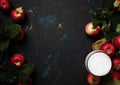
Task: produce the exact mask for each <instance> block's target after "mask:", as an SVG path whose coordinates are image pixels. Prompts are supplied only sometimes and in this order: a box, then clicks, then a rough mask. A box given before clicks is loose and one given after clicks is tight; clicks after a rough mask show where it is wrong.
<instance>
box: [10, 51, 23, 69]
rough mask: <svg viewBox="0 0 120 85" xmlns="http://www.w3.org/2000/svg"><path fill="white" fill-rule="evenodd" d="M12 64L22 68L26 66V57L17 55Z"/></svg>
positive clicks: (11, 61) (12, 59) (11, 60)
mask: <svg viewBox="0 0 120 85" xmlns="http://www.w3.org/2000/svg"><path fill="white" fill-rule="evenodd" d="M10 63H11V64H13V65H16V66H18V67H21V66H23V64H24V56H23V55H22V54H19V53H16V54H14V55H13V56H12V57H11V58H10Z"/></svg>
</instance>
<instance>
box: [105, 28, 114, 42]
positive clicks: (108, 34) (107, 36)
mask: <svg viewBox="0 0 120 85" xmlns="http://www.w3.org/2000/svg"><path fill="white" fill-rule="evenodd" d="M104 36H105V38H106V39H107V41H108V42H111V41H112V38H113V37H114V35H113V34H112V33H111V32H110V31H105V30H104Z"/></svg>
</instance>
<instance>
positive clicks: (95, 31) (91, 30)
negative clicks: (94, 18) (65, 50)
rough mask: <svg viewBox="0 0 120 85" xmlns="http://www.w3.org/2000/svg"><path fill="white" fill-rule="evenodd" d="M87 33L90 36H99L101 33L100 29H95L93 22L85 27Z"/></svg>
mask: <svg viewBox="0 0 120 85" xmlns="http://www.w3.org/2000/svg"><path fill="white" fill-rule="evenodd" d="M85 32H86V34H88V35H89V36H97V35H98V34H99V33H100V27H99V26H97V27H96V28H94V26H93V24H92V22H89V23H88V24H87V25H86V27H85Z"/></svg>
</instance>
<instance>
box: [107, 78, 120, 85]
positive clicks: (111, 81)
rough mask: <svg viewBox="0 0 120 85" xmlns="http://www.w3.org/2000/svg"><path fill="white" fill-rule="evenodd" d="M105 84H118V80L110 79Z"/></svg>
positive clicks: (119, 84)
mask: <svg viewBox="0 0 120 85" xmlns="http://www.w3.org/2000/svg"><path fill="white" fill-rule="evenodd" d="M107 85H120V80H115V79H114V80H110V81H108V82H107Z"/></svg>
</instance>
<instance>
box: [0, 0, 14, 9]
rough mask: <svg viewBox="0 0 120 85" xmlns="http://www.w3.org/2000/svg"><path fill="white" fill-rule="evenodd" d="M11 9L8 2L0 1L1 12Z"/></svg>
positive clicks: (5, 0) (6, 0) (7, 0)
mask: <svg viewBox="0 0 120 85" xmlns="http://www.w3.org/2000/svg"><path fill="white" fill-rule="evenodd" d="M11 7H12V5H11V3H10V1H9V0H0V8H1V9H2V10H3V11H8V10H10V9H11Z"/></svg>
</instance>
